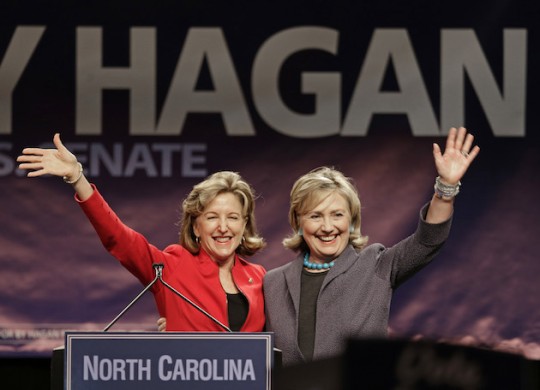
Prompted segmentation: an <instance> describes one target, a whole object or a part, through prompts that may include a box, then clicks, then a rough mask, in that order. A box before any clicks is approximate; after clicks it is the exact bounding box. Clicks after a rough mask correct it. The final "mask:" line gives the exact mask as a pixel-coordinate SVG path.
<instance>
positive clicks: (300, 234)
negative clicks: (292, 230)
mask: <svg viewBox="0 0 540 390" xmlns="http://www.w3.org/2000/svg"><path fill="white" fill-rule="evenodd" d="M298 235H299V236H300V237H302V236H303V235H304V230H302V228H300V229H298Z"/></svg>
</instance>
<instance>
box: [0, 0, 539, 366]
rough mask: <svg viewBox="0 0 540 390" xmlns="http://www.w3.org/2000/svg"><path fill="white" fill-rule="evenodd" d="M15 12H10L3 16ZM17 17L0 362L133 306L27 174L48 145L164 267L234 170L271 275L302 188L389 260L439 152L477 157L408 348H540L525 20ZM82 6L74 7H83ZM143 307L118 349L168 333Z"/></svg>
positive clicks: (397, 310)
mask: <svg viewBox="0 0 540 390" xmlns="http://www.w3.org/2000/svg"><path fill="white" fill-rule="evenodd" d="M6 3H7V4H6ZM61 3H62V2H56V3H55V4H53V5H46V4H45V2H38V1H36V2H28V1H7V2H2V4H1V5H0V183H1V184H0V200H1V202H0V216H1V219H0V221H1V223H2V227H1V231H0V232H1V233H0V354H3V355H18V356H20V355H25V354H28V355H35V354H50V351H51V349H52V348H53V347H56V346H58V345H60V344H62V342H63V335H64V332H65V331H66V330H75V331H80V330H100V329H103V327H104V326H105V324H107V323H108V322H109V321H110V320H111V319H112V318H114V316H115V315H116V314H117V313H118V312H120V311H121V310H122V309H123V307H124V306H125V305H127V304H128V303H129V302H130V300H131V299H132V298H133V297H135V296H136V294H137V293H138V292H139V291H141V290H142V288H143V286H141V285H140V284H139V282H138V281H137V280H136V279H135V278H134V277H133V276H132V275H131V274H130V273H129V272H128V271H126V270H125V269H123V268H122V266H121V265H120V264H118V263H117V261H116V260H115V259H114V258H112V257H111V256H110V255H109V254H108V253H107V252H106V251H105V250H104V249H103V248H102V246H101V244H100V241H99V239H98V238H97V236H96V235H95V233H94V231H93V229H92V227H91V226H90V224H89V223H88V222H87V220H86V219H85V217H84V215H83V213H82V212H81V211H80V209H79V206H78V205H77V204H76V202H75V201H74V199H73V191H72V189H71V187H70V186H69V185H66V184H65V183H63V182H62V180H60V179H58V178H37V179H29V178H26V177H24V172H21V171H19V170H18V169H17V164H16V161H15V159H16V156H17V155H18V154H20V152H21V150H22V149H23V148H24V147H28V146H47V145H50V144H51V141H52V137H53V134H54V133H56V132H58V133H60V134H61V137H62V140H63V141H64V143H65V144H66V145H67V146H68V148H70V150H72V151H73V152H74V153H75V154H76V155H77V156H78V159H79V161H80V162H81V163H82V164H83V166H84V168H85V172H86V174H87V176H88V177H89V178H90V179H91V181H92V182H93V183H94V184H96V186H97V187H98V189H99V190H100V192H101V193H102V194H103V196H104V197H105V198H106V199H107V201H108V202H109V204H110V205H111V206H112V207H113V209H114V210H115V211H116V212H117V214H118V215H119V216H120V217H121V218H122V220H123V221H124V222H125V223H126V224H128V225H129V226H131V227H132V228H134V229H136V230H138V231H139V232H141V233H143V234H144V235H145V236H146V237H147V238H148V240H149V241H150V242H151V243H153V244H155V245H156V246H158V247H160V248H163V247H165V246H166V245H168V244H171V243H174V242H177V240H178V230H179V227H178V220H179V219H180V214H179V208H180V203H181V201H182V199H183V198H184V197H185V196H186V195H187V193H188V192H189V191H190V189H191V188H192V186H193V185H194V184H196V183H197V182H199V181H200V180H201V179H203V178H204V177H206V176H207V175H208V174H210V173H212V172H215V171H218V170H233V171H238V172H240V173H241V175H242V176H243V177H244V178H245V179H246V180H247V181H249V182H250V183H251V184H252V185H253V187H254V188H255V190H256V191H257V193H258V195H259V197H258V200H257V206H256V215H257V222H258V226H259V229H260V231H261V233H262V235H263V236H264V237H265V238H266V240H267V242H268V246H267V248H266V249H265V250H264V251H262V252H261V253H259V254H257V255H256V256H255V257H253V258H252V259H251V260H252V261H254V262H257V263H259V264H262V265H264V266H265V267H266V268H267V269H272V268H274V267H277V266H279V265H282V264H285V263H286V262H288V261H290V260H291V259H293V258H294V256H295V254H294V253H292V252H290V251H288V250H286V249H284V248H283V247H282V245H281V241H282V239H283V238H284V237H285V236H287V235H288V234H289V233H290V231H291V228H290V227H289V226H288V222H287V213H288V196H289V191H290V188H291V186H292V184H293V183H294V181H295V180H296V179H297V178H298V177H299V176H300V175H302V174H304V173H306V172H307V171H309V170H311V169H313V168H316V167H319V166H323V165H328V166H333V167H336V168H338V169H340V170H342V171H343V172H344V173H345V174H346V175H347V176H349V177H351V178H353V180H354V181H355V183H356V185H357V187H358V191H359V194H360V198H361V202H362V232H363V233H364V234H366V235H368V236H369V238H370V242H371V243H374V242H380V243H383V244H384V245H387V246H390V245H392V244H394V243H396V242H398V241H399V240H400V239H402V238H404V237H406V236H408V235H409V234H411V233H412V232H413V231H414V229H415V226H416V224H417V220H418V212H419V209H420V208H421V206H422V205H423V204H425V203H426V202H427V201H429V199H430V197H431V196H432V194H433V184H434V181H435V176H436V170H435V167H434V164H433V157H432V144H433V143H434V142H435V143H439V144H440V145H441V147H444V140H445V135H446V134H447V131H448V129H449V128H450V127H452V126H465V127H467V128H468V129H469V131H470V132H471V133H473V134H474V135H475V136H476V142H477V144H478V145H480V147H481V152H480V155H479V157H478V158H477V160H476V161H475V162H474V164H473V165H472V167H471V169H470V170H469V171H468V172H467V174H466V176H465V178H464V180H463V183H462V184H463V185H462V190H461V193H460V194H459V196H458V198H457V200H456V204H455V213H454V221H453V227H452V232H451V236H450V239H449V240H448V242H447V245H446V246H445V247H444V249H443V251H442V252H441V253H440V255H439V256H438V257H437V259H436V261H435V262H434V263H433V264H431V265H430V266H428V267H427V268H426V269H424V270H423V271H422V272H421V273H419V274H418V275H416V276H415V277H414V278H412V279H411V280H409V281H408V282H407V283H405V284H404V285H403V286H401V287H400V288H399V289H398V290H397V291H396V295H395V298H394V301H393V306H392V310H391V318H390V327H391V331H392V333H393V334H394V335H397V336H400V337H413V336H422V337H427V338H432V339H441V338H442V339H446V340H463V339H466V340H469V339H471V338H472V339H473V340H474V342H475V343H478V344H483V345H489V346H497V345H500V344H501V343H506V344H507V345H510V346H516V347H517V348H521V347H523V346H525V347H527V346H534V345H535V343H538V342H539V341H540V311H539V310H538V307H539V304H540V298H539V297H540V283H538V281H537V275H538V274H539V273H540V262H539V261H538V254H537V248H536V245H535V243H536V239H537V235H538V233H539V232H540V229H539V227H538V221H539V220H540V207H539V206H538V199H537V197H538V194H539V193H540V179H539V175H538V169H539V168H540V157H539V156H540V153H539V142H538V141H539V138H540V137H539V125H540V123H539V117H540V115H539V114H538V106H539V104H540V98H539V97H538V90H537V88H536V86H537V85H539V84H538V81H539V80H538V69H540V67H539V65H540V64H539V58H540V56H539V55H538V50H537V48H538V47H539V43H540V42H539V41H538V32H539V31H538V27H537V25H538V21H537V19H538V18H537V13H536V14H535V12H533V11H534V8H535V3H534V2H532V1H531V2H530V4H528V2H519V1H512V2H509V1H502V0H496V1H477V2H466V1H461V0H457V1H448V2H443V3H441V2H434V1H414V2H399V1H390V2H388V1H386V2H380V1H379V2H377V1H367V2H366V1H361V2H350V1H345V0H336V1H333V2H328V3H327V2H323V1H313V0H311V1H295V2H290V1H280V0H276V1H272V2H261V1H259V2H247V1H233V2H227V1H204V0H203V1H187V0H186V1H162V2H155V1H136V2H133V1H110V2H107V3H104V4H100V5H98V4H92V3H88V4H83V3H80V2H65V4H64V5H62V4H61ZM78 3H80V4H78ZM157 318H158V314H157V311H156V309H155V307H154V302H153V299H152V297H151V296H150V295H148V296H145V297H144V299H143V300H142V301H141V302H139V303H138V304H137V305H136V306H135V307H134V308H132V309H131V310H130V311H129V312H128V314H127V315H126V316H125V317H124V318H123V319H122V320H121V321H119V322H118V324H117V325H115V330H137V331H140V330H156V320H157Z"/></svg>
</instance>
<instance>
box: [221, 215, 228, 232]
mask: <svg viewBox="0 0 540 390" xmlns="http://www.w3.org/2000/svg"><path fill="white" fill-rule="evenodd" d="M218 229H219V231H220V232H221V233H223V232H226V231H227V230H229V225H228V223H227V218H221V219H220V220H219V226H218Z"/></svg>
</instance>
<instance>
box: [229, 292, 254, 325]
mask: <svg viewBox="0 0 540 390" xmlns="http://www.w3.org/2000/svg"><path fill="white" fill-rule="evenodd" d="M227 310H228V314H229V328H231V330H233V331H235V332H238V331H239V330H240V328H242V325H244V322H246V318H247V314H248V310H249V304H248V301H247V299H246V297H245V296H244V294H240V293H238V294H229V293H227Z"/></svg>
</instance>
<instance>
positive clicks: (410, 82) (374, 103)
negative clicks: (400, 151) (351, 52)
mask: <svg viewBox="0 0 540 390" xmlns="http://www.w3.org/2000/svg"><path fill="white" fill-rule="evenodd" d="M390 63H392V64H393V65H394V71H395V74H396V77H397V82H398V84H399V88H400V91H399V92H384V91H381V90H380V89H381V85H382V82H383V79H384V75H385V72H386V70H387V69H388V66H389V64H390ZM397 113H404V114H407V116H408V118H409V122H410V125H411V130H412V132H413V134H414V135H415V136H426V135H438V128H439V126H438V124H437V120H436V119H435V113H434V112H433V108H432V106H431V103H430V101H429V96H428V93H427V89H426V86H425V85H424V82H423V79H422V74H421V73H420V69H419V67H418V63H417V61H416V56H415V54H414V50H413V48H412V44H411V41H410V38H409V35H408V33H407V30H404V29H377V30H375V32H374V34H373V37H372V39H371V43H370V46H369V49H368V51H367V54H366V58H365V59H364V66H363V67H362V71H361V72H360V76H359V77H358V81H357V83H356V88H355V90H354V94H353V97H352V100H351V103H350V105H349V110H348V112H347V116H346V118H345V121H344V124H343V129H342V132H341V135H347V136H365V135H367V131H368V127H369V123H370V121H371V118H372V116H373V115H374V114H397Z"/></svg>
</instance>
